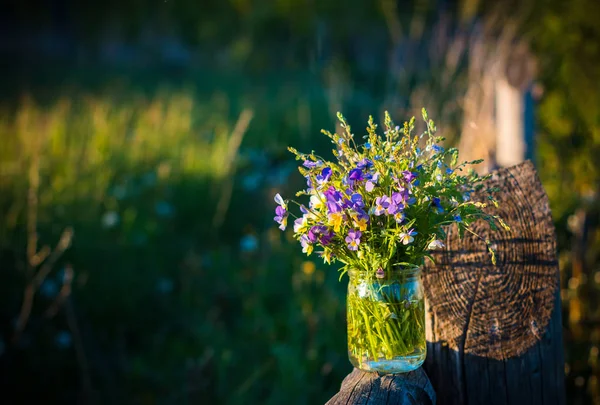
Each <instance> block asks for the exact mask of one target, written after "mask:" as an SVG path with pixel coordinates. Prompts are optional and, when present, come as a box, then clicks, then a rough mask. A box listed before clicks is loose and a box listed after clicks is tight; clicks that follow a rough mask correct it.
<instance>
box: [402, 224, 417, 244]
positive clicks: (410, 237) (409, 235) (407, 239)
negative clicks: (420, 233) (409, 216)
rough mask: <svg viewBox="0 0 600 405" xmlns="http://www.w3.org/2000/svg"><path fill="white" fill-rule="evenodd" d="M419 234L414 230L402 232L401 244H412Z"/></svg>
mask: <svg viewBox="0 0 600 405" xmlns="http://www.w3.org/2000/svg"><path fill="white" fill-rule="evenodd" d="M416 234H417V232H415V230H414V229H412V228H411V229H409V230H408V231H406V232H402V233H400V242H402V244H403V245H408V244H409V243H412V242H413V241H414V240H415V238H414V236H415V235H416Z"/></svg>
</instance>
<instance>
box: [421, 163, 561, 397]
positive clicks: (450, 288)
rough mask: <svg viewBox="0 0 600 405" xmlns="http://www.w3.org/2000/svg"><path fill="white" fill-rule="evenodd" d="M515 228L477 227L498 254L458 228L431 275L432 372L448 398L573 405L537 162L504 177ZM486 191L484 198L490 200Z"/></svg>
mask: <svg viewBox="0 0 600 405" xmlns="http://www.w3.org/2000/svg"><path fill="white" fill-rule="evenodd" d="M488 186H490V187H494V186H495V187H499V188H500V189H501V192H500V193H498V194H497V195H496V197H497V199H498V200H499V203H500V208H499V209H496V208H493V207H492V208H491V212H494V213H498V214H500V215H502V217H503V218H504V219H505V220H506V222H507V223H508V224H509V225H510V227H511V232H510V233H507V232H504V231H497V232H494V231H491V230H489V229H488V227H487V225H486V224H477V225H476V226H475V227H474V228H475V229H474V230H475V231H476V233H478V234H479V235H481V236H483V237H484V238H489V239H490V240H491V242H492V243H493V245H494V247H495V249H496V251H497V260H498V262H497V266H493V265H492V264H491V263H490V258H489V254H488V252H487V251H486V247H485V244H484V243H483V242H481V241H480V240H478V239H476V238H475V237H472V236H470V235H465V237H464V238H463V239H459V238H458V233H457V231H456V229H449V231H448V237H447V239H446V249H444V251H442V252H439V253H437V254H436V255H435V259H436V262H437V265H436V266H429V267H428V268H427V269H426V271H425V272H424V276H423V283H424V287H425V292H426V298H427V310H426V318H427V319H426V325H427V340H428V354H427V359H426V362H425V365H424V367H425V370H426V371H427V373H428V375H429V377H430V378H431V381H432V384H433V386H434V388H435V390H436V393H437V395H438V399H439V403H440V404H444V405H445V404H498V405H500V404H545V405H548V404H564V403H565V394H564V360H563V348H562V329H561V313H560V296H559V291H558V288H557V287H558V282H559V272H558V264H557V257H556V236H555V231H554V226H553V223H552V218H551V215H550V208H549V204H548V198H547V196H546V194H545V192H544V189H543V187H542V185H541V183H540V181H539V179H538V177H537V174H536V172H535V169H534V167H533V164H532V163H531V162H525V163H522V164H519V165H517V166H513V167H511V168H507V169H501V170H499V171H497V172H495V173H494V175H493V177H492V178H491V179H490V180H489V181H488ZM483 198H484V196H474V199H479V200H482V199H483Z"/></svg>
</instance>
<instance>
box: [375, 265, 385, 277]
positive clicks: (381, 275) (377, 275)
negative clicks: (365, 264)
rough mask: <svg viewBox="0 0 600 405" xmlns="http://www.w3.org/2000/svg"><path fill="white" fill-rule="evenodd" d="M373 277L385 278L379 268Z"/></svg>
mask: <svg viewBox="0 0 600 405" xmlns="http://www.w3.org/2000/svg"><path fill="white" fill-rule="evenodd" d="M375 277H377V278H384V277H385V271H384V270H383V269H382V268H381V267H380V268H378V269H377V271H376V272H375Z"/></svg>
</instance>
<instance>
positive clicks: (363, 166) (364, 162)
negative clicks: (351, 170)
mask: <svg viewBox="0 0 600 405" xmlns="http://www.w3.org/2000/svg"><path fill="white" fill-rule="evenodd" d="M371 166H373V162H371V161H370V160H369V159H367V158H363V159H361V160H360V161H359V162H358V163H357V164H356V168H357V169H360V170H363V169H368V168H369V167H371Z"/></svg>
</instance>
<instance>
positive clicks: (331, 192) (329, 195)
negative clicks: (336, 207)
mask: <svg viewBox="0 0 600 405" xmlns="http://www.w3.org/2000/svg"><path fill="white" fill-rule="evenodd" d="M323 195H324V196H325V199H326V200H327V201H333V202H336V203H341V202H342V199H343V198H344V196H343V194H342V193H341V192H339V191H338V190H336V189H335V188H334V187H333V186H330V187H329V188H328V189H327V190H325V191H324V192H323Z"/></svg>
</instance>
